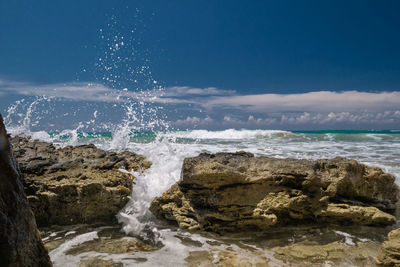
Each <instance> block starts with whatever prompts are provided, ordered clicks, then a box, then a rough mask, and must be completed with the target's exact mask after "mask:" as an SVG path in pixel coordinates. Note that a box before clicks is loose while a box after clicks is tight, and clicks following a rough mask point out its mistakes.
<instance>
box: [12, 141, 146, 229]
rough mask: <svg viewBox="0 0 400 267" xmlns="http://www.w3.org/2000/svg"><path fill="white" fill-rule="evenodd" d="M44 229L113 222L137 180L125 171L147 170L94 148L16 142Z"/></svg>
mask: <svg viewBox="0 0 400 267" xmlns="http://www.w3.org/2000/svg"><path fill="white" fill-rule="evenodd" d="M11 143H12V145H13V147H14V151H15V157H16V159H17V161H18V162H19V167H20V169H21V172H22V174H23V175H24V178H25V190H26V193H27V196H28V200H29V204H30V205H31V207H32V210H33V212H34V213H35V216H36V220H37V223H38V225H39V226H47V225H53V224H56V225H68V224H77V223H97V222H104V223H109V222H113V221H115V220H116V219H115V215H116V214H117V213H118V211H119V210H120V209H122V208H123V207H124V206H125V204H126V203H127V202H128V200H129V199H128V197H129V195H130V192H131V188H132V184H133V177H132V175H130V174H127V173H123V172H121V171H120V169H125V170H128V171H130V170H132V169H133V170H135V171H139V170H141V169H146V168H148V167H149V166H150V164H151V163H150V162H148V161H146V160H145V159H144V157H143V156H141V155H137V154H135V153H132V152H128V151H124V152H120V153H117V152H108V151H107V152H106V151H104V150H101V149H98V148H96V147H95V146H94V145H81V146H75V147H72V146H67V147H63V148H62V147H56V146H55V145H53V144H50V143H46V142H40V141H32V140H29V139H27V138H24V137H20V136H17V137H14V138H12V139H11Z"/></svg>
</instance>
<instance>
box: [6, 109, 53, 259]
mask: <svg viewBox="0 0 400 267" xmlns="http://www.w3.org/2000/svg"><path fill="white" fill-rule="evenodd" d="M0 265H1V266H51V265H52V264H51V262H50V258H49V256H48V254H47V250H46V249H45V248H44V246H43V243H42V241H41V238H40V233H39V231H38V229H37V227H36V222H35V217H34V215H33V213H32V210H31V208H30V207H29V204H28V200H27V198H26V195H25V193H24V188H23V184H22V177H21V174H20V171H19V168H18V165H17V162H16V161H15V159H14V157H13V153H12V150H11V147H10V145H9V143H8V140H7V133H6V131H5V127H4V124H3V118H2V117H1V115H0Z"/></svg>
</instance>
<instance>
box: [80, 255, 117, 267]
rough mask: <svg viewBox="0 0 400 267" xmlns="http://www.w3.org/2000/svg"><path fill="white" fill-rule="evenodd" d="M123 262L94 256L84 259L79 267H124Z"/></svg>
mask: <svg viewBox="0 0 400 267" xmlns="http://www.w3.org/2000/svg"><path fill="white" fill-rule="evenodd" d="M123 266H124V265H123V264H122V263H121V262H115V261H113V260H105V259H102V258H101V257H92V258H86V259H84V260H82V261H81V262H80V264H79V267H123Z"/></svg>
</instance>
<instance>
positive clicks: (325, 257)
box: [273, 241, 378, 266]
mask: <svg viewBox="0 0 400 267" xmlns="http://www.w3.org/2000/svg"><path fill="white" fill-rule="evenodd" d="M377 247H378V244H377V243H374V242H366V243H364V242H358V243H357V244H355V245H353V246H350V245H348V244H345V243H342V242H337V241H336V242H332V243H328V244H317V243H296V244H292V245H288V246H284V247H276V248H274V249H273V250H274V252H275V254H274V256H275V257H276V258H277V259H280V260H282V261H284V262H286V263H289V264H290V266H293V265H294V266H326V265H323V264H324V263H330V264H329V265H328V266H373V263H374V257H376V254H377Z"/></svg>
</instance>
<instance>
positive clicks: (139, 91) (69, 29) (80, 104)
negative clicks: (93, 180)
mask: <svg viewBox="0 0 400 267" xmlns="http://www.w3.org/2000/svg"><path fill="white" fill-rule="evenodd" d="M399 12H400V2H399V1H396V0H392V1H391V0H387V1H367V0H364V1H358V0H353V1H341V0H337V1H330V0H327V1H311V0H307V1H295V0H293V1H285V0H283V1H257V0H254V1H235V0H231V1H225V0H221V1H208V0H205V1H192V0H189V1H173V0H171V1H162V0H158V1H157V0H154V1H153V0H151V1H149V0H146V1H145V0H141V1H136V0H132V1H127V0H126V1H122V0H116V1H103V0H98V1H57V0H56V1H43V0H38V1H27V0H16V1H6V0H0V112H1V113H2V114H3V115H4V116H6V115H7V114H9V113H10V112H14V115H15V116H14V117H19V118H20V121H21V119H23V118H25V117H26V114H27V112H28V109H29V107H31V111H32V110H33V113H36V114H35V116H36V118H40V119H41V120H39V119H37V120H36V119H34V118H33V117H32V118H30V121H31V123H33V122H36V127H37V128H38V129H40V128H43V129H45V130H48V129H55V128H63V127H64V128H65V127H67V128H68V127H77V125H78V124H79V122H82V121H86V122H87V121H91V120H95V121H96V125H99V124H101V123H104V124H105V123H106V122H107V121H108V122H110V121H111V122H115V121H118V120H121V121H122V120H124V119H125V120H126V119H133V118H134V115H132V114H128V115H127V113H129V110H130V109H132V108H133V109H134V110H136V112H141V113H148V114H149V115H148V116H147V117H146V116H145V117H146V118H142V119H141V123H142V124H143V123H145V122H143V120H150V123H151V122H152V121H154V120H156V119H155V117H162V118H163V119H164V120H165V121H167V122H168V124H169V125H170V127H172V128H175V129H193V128H195V129H212V130H214V129H227V128H238V129H240V128H247V129H289V130H318V129H399V128H400V127H399V126H398V125H400V48H399V47H400V34H399V29H400V16H398V14H399ZM21 99H25V100H24V102H22V103H21V102H15V101H20V100H21ZM35 101H36V102H35ZM32 103H34V104H32ZM116 106H117V108H115V107H116ZM110 112H111V113H115V114H110ZM31 113H32V112H31ZM106 113H108V114H106ZM133 113H134V112H133ZM21 114H25V115H21ZM11 117H12V116H9V119H10V118H11ZM150 117H151V118H150ZM17 120H18V119H16V118H14V121H17ZM50 121H51V123H50ZM61 121H62V123H61ZM25 122H26V120H25ZM46 123H47V124H46ZM92 124H93V123H92ZM160 127H161V126H160Z"/></svg>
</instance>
